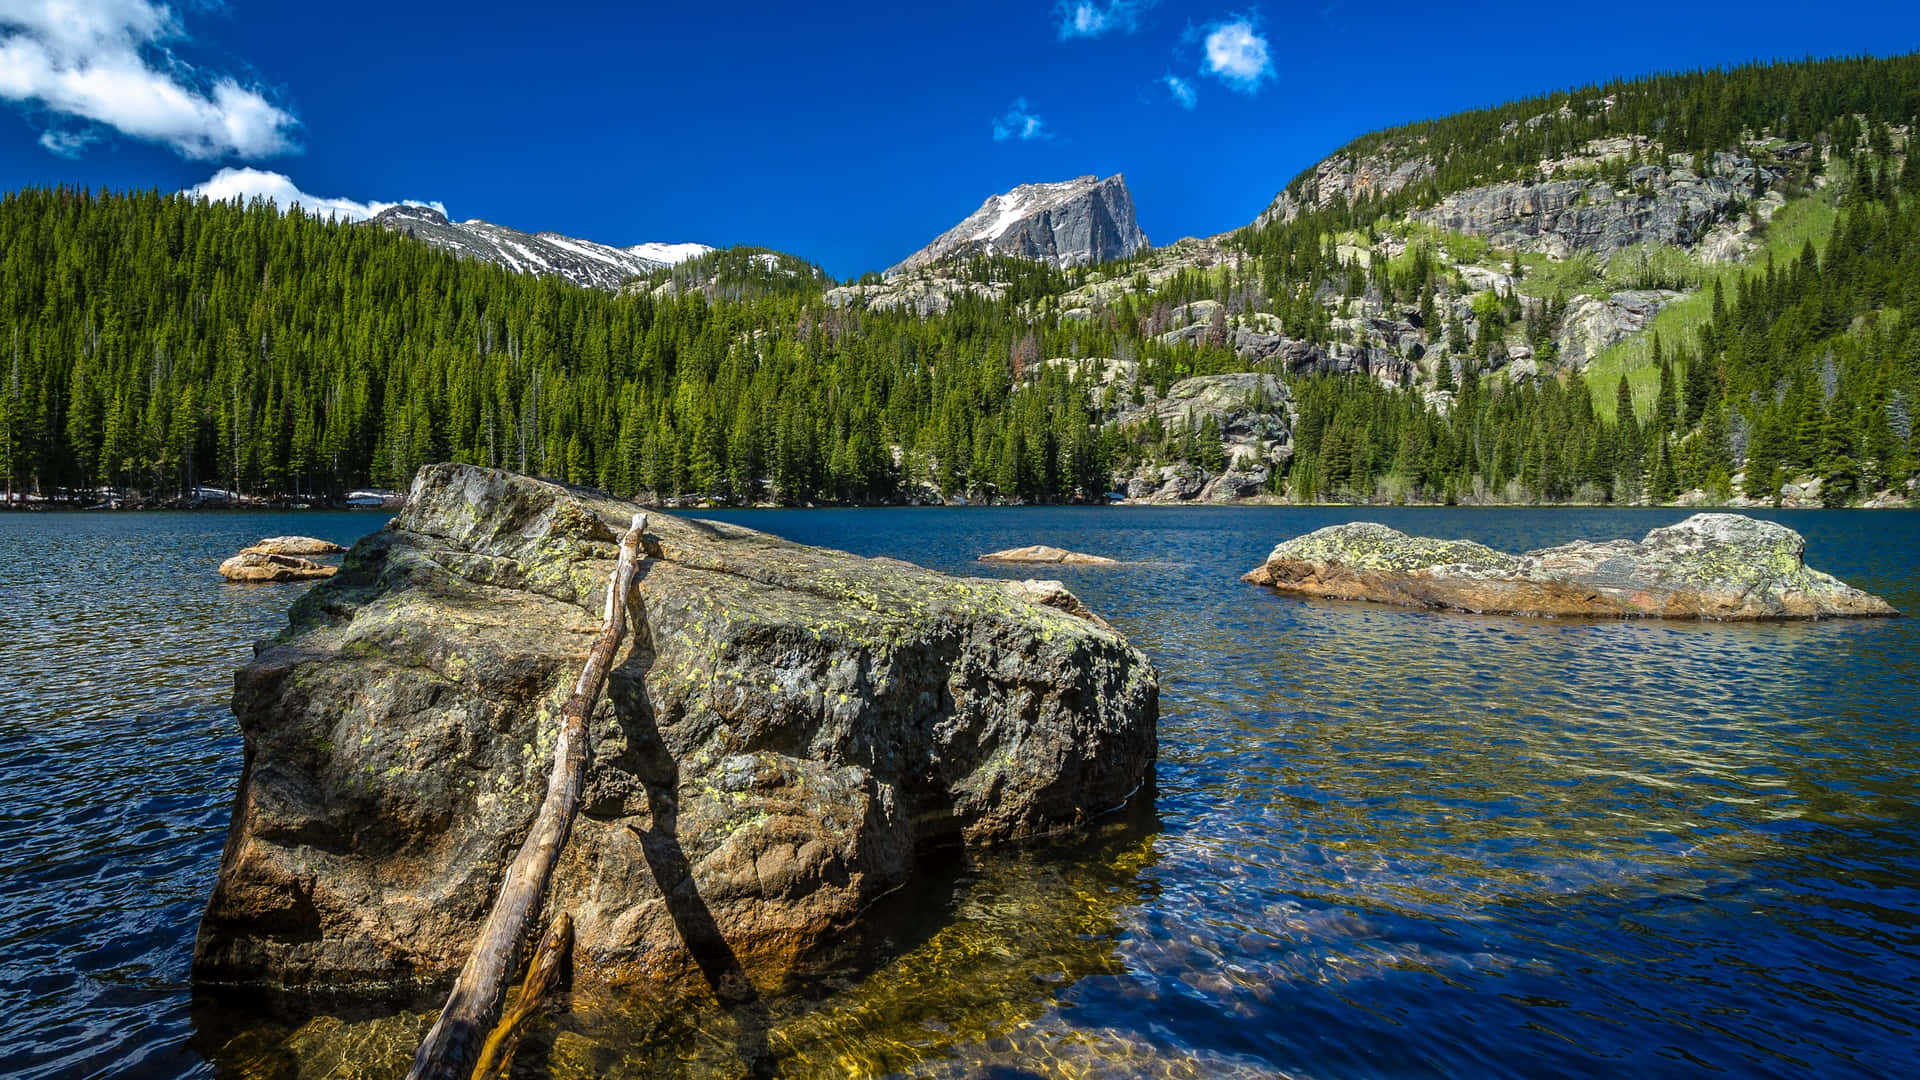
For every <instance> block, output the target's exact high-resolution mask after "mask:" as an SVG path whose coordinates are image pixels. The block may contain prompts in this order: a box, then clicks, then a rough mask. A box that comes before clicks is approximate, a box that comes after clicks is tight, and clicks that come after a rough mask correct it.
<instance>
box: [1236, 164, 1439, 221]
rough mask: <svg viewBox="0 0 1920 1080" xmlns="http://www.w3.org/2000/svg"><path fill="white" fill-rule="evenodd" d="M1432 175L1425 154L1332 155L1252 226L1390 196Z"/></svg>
mask: <svg viewBox="0 0 1920 1080" xmlns="http://www.w3.org/2000/svg"><path fill="white" fill-rule="evenodd" d="M1432 175H1433V162H1432V161H1431V160H1430V159H1429V158H1428V157H1427V156H1426V155H1425V154H1417V153H1416V154H1412V155H1411V156H1407V157H1404V158H1402V157H1401V155H1400V154H1398V153H1397V152H1396V148H1394V147H1392V146H1386V147H1382V148H1381V149H1379V150H1378V151H1375V152H1374V153H1370V154H1365V155H1360V156H1355V155H1352V154H1344V153H1342V154H1335V155H1333V156H1332V157H1330V158H1327V159H1326V160H1325V161H1322V162H1321V163H1320V164H1318V165H1316V166H1314V170H1313V175H1312V176H1310V177H1308V178H1307V179H1306V180H1305V182H1304V183H1302V184H1301V185H1300V188H1299V190H1298V191H1296V190H1295V189H1294V188H1293V186H1292V185H1289V186H1288V188H1287V190H1285V191H1282V192H1280V194H1278V195H1275V196H1274V197H1273V202H1272V203H1271V204H1269V205H1268V206H1267V208H1266V209H1265V210H1263V211H1261V212H1260V216H1259V217H1258V218H1255V219H1254V222H1253V223H1254V225H1255V226H1256V227H1257V226H1260V225H1266V224H1268V223H1270V222H1274V221H1292V220H1293V219H1294V218H1296V217H1299V216H1300V212H1301V211H1302V210H1303V209H1306V208H1308V207H1314V208H1325V207H1327V206H1330V205H1332V204H1333V202H1334V200H1335V199H1345V200H1346V201H1348V202H1353V201H1354V200H1356V199H1361V198H1365V197H1367V196H1369V195H1371V196H1375V197H1379V196H1384V195H1391V194H1393V193H1394V192H1397V191H1399V190H1400V189H1402V188H1405V187H1407V186H1409V185H1411V184H1416V183H1419V182H1421V181H1423V180H1426V179H1427V178H1429V177H1431V176H1432Z"/></svg>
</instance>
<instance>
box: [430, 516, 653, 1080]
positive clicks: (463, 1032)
mask: <svg viewBox="0 0 1920 1080" xmlns="http://www.w3.org/2000/svg"><path fill="white" fill-rule="evenodd" d="M646 527H647V515H645V514H635V515H634V516H633V527H632V528H631V529H628V530H627V535H626V536H625V538H623V539H622V540H621V541H620V561H619V562H618V563H617V564H615V566H614V570H613V582H612V585H611V587H610V588H609V590H608V592H607V611H606V617H605V620H604V621H603V622H602V623H601V626H600V636H599V637H598V638H597V639H595V640H594V643H593V651H592V652H589V653H588V654H587V664H586V667H585V668H584V669H583V670H582V671H581V672H580V678H579V680H578V681H577V682H575V683H574V687H573V696H572V697H569V698H568V699H567V702H566V704H565V705H563V706H561V708H560V733H559V738H558V739H556V740H555V741H554V747H553V772H552V773H551V774H549V776H548V778H547V795H546V798H545V799H544V800H543V801H542V802H541V803H540V813H539V814H538V815H537V816H535V817H534V819H533V828H532V830H531V831H529V832H528V833H527V839H526V842H525V843H523V844H521V845H520V853H519V854H518V855H515V856H514V857H513V864H512V865H510V866H508V867H507V876H506V878H505V879H503V880H502V881H501V882H500V891H499V892H498V893H497V894H495V896H494V901H493V911H492V912H491V913H490V914H488V916H487V924H486V926H485V927H484V928H483V929H482V930H481V931H480V940H479V941H478V942H477V943H476V944H475V945H474V947H473V953H472V955H470V956H468V957H467V963H466V966H464V967H462V968H461V969H460V977H459V979H457V980H456V981H455V982H454V984H453V992H452V993H451V994H449V995H447V1004H446V1006H445V1007H444V1008H442V1009H441V1010H440V1019H439V1020H437V1021H435V1022H434V1025H433V1030H431V1031H429V1032H427V1038H426V1041H425V1042H423V1043H421V1044H420V1050H419V1052H418V1053H416V1054H414V1056H413V1068H412V1070H411V1071H409V1072H408V1073H407V1077H408V1080H468V1078H469V1077H470V1076H471V1075H472V1074H473V1067H474V1065H475V1063H476V1062H477V1060H478V1058H479V1054H480V1045H481V1041H482V1040H484V1039H485V1038H486V1035H487V1032H488V1031H489V1030H490V1029H491V1028H492V1027H493V1024H494V1021H495V1020H497V1019H499V1016H500V1003H501V1002H502V1001H503V1000H504V999H505V998H506V994H507V980H508V978H509V977H510V976H511V975H512V971H513V961H514V954H515V953H516V952H518V951H519V948H520V942H521V940H522V939H523V938H525V936H526V931H527V925H528V924H529V923H530V922H532V920H533V916H534V912H535V911H537V910H538V909H539V907H540V898H541V894H543V893H544V892H545V891H546V888H547V878H548V876H549V875H550V874H551V873H552V872H553V865H554V863H555V862H556V861H557V860H558V859H559V857H560V848H561V846H562V845H564V844H565V843H566V842H567V833H568V831H569V830H570V829H571V828H572V826H573V815H574V811H575V810H577V809H578V808H579V806H580V793H581V791H582V789H583V788H584V787H585V785H586V779H587V761H588V757H589V748H588V746H587V717H588V715H589V714H591V713H592V712H593V707H594V705H595V704H596V703H598V702H599V700H600V691H601V689H602V688H604V687H605V686H606V682H607V672H608V671H609V670H611V669H612V667H613V657H614V654H615V653H617V652H619V650H620V638H621V636H622V635H623V634H624V633H625V632H626V625H627V600H628V598H629V597H630V596H631V595H632V593H633V584H634V577H635V575H636V574H637V573H638V571H639V569H640V558H641V555H640V534H641V533H642V532H643V531H644V530H645V529H646Z"/></svg>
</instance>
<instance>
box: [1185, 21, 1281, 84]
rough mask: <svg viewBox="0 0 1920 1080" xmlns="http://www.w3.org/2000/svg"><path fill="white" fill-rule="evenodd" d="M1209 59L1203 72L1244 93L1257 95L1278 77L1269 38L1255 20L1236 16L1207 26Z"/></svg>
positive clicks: (1207, 56) (1204, 43)
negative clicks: (1265, 85) (1274, 68)
mask: <svg viewBox="0 0 1920 1080" xmlns="http://www.w3.org/2000/svg"><path fill="white" fill-rule="evenodd" d="M1203 47H1204V49H1205V52H1206V57H1205V59H1204V61H1203V65H1204V66H1203V67H1202V69H1201V70H1203V71H1204V72H1206V73H1207V74H1209V75H1212V76H1213V77H1214V78H1216V79H1219V80H1220V81H1221V82H1223V83H1226V84H1227V85H1228V86H1230V87H1232V88H1233V89H1235V90H1238V91H1240V92H1241V93H1244V94H1251V93H1255V92H1257V91H1258V90H1259V89H1260V84H1261V83H1262V82H1265V81H1266V80H1268V79H1271V78H1273V77H1274V71H1273V58H1272V57H1271V56H1270V55H1269V54H1268V52H1267V39H1266V38H1264V37H1261V36H1260V31H1259V26H1258V24H1257V23H1256V22H1255V21H1254V19H1253V18H1252V17H1249V16H1236V17H1234V18H1233V19H1232V21H1229V22H1217V23H1214V24H1212V25H1211V26H1209V27H1207V36H1206V40H1205V41H1204V42H1203Z"/></svg>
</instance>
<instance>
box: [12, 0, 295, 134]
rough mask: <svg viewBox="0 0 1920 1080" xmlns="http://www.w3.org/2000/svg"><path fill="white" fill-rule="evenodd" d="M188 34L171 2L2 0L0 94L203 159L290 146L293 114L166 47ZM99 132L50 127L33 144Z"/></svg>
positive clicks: (293, 122)
mask: <svg viewBox="0 0 1920 1080" xmlns="http://www.w3.org/2000/svg"><path fill="white" fill-rule="evenodd" d="M185 38H186V31H185V30H184V29H183V28H182V27H181V25H180V21H179V19H178V18H177V17H176V16H175V15H174V12H173V9H172V8H170V7H168V6H167V5H165V4H158V3H153V2H151V0H84V2H82V0H0V100H5V101H12V102H16V103H18V104H22V105H26V106H29V107H30V108H35V109H38V110H42V111H44V112H46V113H50V114H54V115H56V116H64V117H72V118H75V119H78V120H81V121H84V122H86V124H88V125H104V126H106V127H110V128H113V129H115V130H117V131H119V132H120V133H121V134H123V135H128V136H131V137H133V138H136V139H144V140H147V141H149V142H157V143H163V144H165V145H167V146H170V147H172V148H173V149H174V151H175V152H177V153H179V154H181V155H182V156H184V157H189V158H194V159H200V160H207V159H214V158H222V157H241V158H260V157H271V156H273V155H275V154H283V153H287V152H289V151H292V150H294V149H296V148H295V146H294V143H293V139H292V130H293V128H294V127H295V126H296V125H297V124H298V121H297V120H295V119H294V117H293V115H292V114H290V113H288V112H286V111H285V110H283V109H281V108H280V107H278V106H276V105H274V104H273V103H272V102H270V101H268V100H267V98H266V96H265V95H264V94H262V93H261V92H260V91H259V90H258V89H257V88H254V87H248V86H242V85H241V84H240V83H239V82H238V81H237V80H235V79H234V78H232V77H231V76H227V75H208V74H205V73H202V72H201V71H199V70H197V69H196V68H194V67H193V65H191V64H189V63H187V62H185V61H183V60H181V59H180V58H178V57H176V56H175V55H173V53H172V52H171V51H170V50H169V49H168V48H167V45H168V43H170V42H175V41H183V40H185ZM97 138H98V135H97V134H94V133H93V132H91V131H90V130H89V131H79V132H76V131H73V130H71V129H57V128H52V127H50V128H49V130H48V132H47V133H46V134H45V135H43V136H42V137H41V139H40V145H42V146H44V147H46V148H47V149H48V150H50V151H52V152H53V153H56V154H62V155H64V156H69V157H70V156H73V155H75V154H77V153H79V151H80V150H81V148H83V147H84V146H85V145H86V143H87V142H90V141H93V140H94V139H97Z"/></svg>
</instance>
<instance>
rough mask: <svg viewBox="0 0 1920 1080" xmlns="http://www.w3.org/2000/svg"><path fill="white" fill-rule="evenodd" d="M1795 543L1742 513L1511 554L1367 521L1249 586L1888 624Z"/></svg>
mask: <svg viewBox="0 0 1920 1080" xmlns="http://www.w3.org/2000/svg"><path fill="white" fill-rule="evenodd" d="M1806 550H1807V542H1806V539H1805V538H1804V537H1802V536H1801V535H1800V534H1799V533H1797V532H1795V531H1793V530H1792V529H1789V528H1787V527H1786V526H1784V525H1779V524H1776V523H1774V522H1770V521H1758V520H1755V519H1753V518H1750V517H1745V516H1743V515H1740V514H1695V515H1694V516H1692V517H1690V518H1688V519H1687V520H1685V521H1683V522H1681V523H1679V524H1678V525H1673V526H1669V527H1668V528H1664V529H1654V530H1653V531H1652V532H1649V533H1647V535H1646V536H1645V537H1644V538H1642V539H1641V540H1638V541H1633V540H1610V541H1607V542H1605V543H1592V542H1589V541H1576V542H1574V543H1571V544H1563V545H1561V546H1559V547H1552V548H1545V549H1543V550H1540V551H1531V552H1528V553H1526V554H1524V555H1509V554H1507V553H1505V552H1501V551H1495V550H1493V549H1492V548H1489V547H1486V546H1484V545H1481V544H1476V543H1474V542H1473V541H1471V540H1436V539H1432V538H1429V537H1424V536H1408V535H1407V534H1405V533H1402V532H1400V531H1398V530H1396V529H1390V528H1388V527H1387V526H1385V525H1377V524H1374V523H1372V522H1365V521H1362V522H1354V523H1351V524H1347V525H1335V526H1331V527H1329V528H1325V529H1321V530H1319V531H1317V532H1312V533H1309V534H1307V535H1305V536H1301V537H1296V538H1294V539H1292V540H1288V541H1286V542H1285V543H1282V544H1280V545H1279V546H1278V547H1275V548H1274V549H1273V553H1272V554H1270V555H1268V556H1267V561H1266V562H1265V563H1263V564H1262V565H1260V566H1259V567H1256V568H1255V569H1254V570H1252V571H1250V572H1249V573H1248V574H1247V575H1246V578H1245V580H1247V581H1249V582H1251V583H1253V584H1256V585H1271V586H1273V587H1274V588H1276V589H1279V590H1280V591H1282V592H1288V593H1295V594H1299V595H1303V596H1314V597H1322V598H1327V599H1337V600H1371V601H1375V602H1379V603H1387V604H1404V605H1410V606H1413V607H1428V608H1451V609H1455V610H1460V611H1472V612H1480V613H1484V614H1497V615H1544V616H1591V617H1601V618H1663V619H1739V620H1751V619H1824V618H1838V617H1853V616H1874V615H1896V614H1898V612H1897V611H1895V610H1894V608H1893V607H1892V606H1891V605H1889V604H1888V603H1887V602H1886V601H1884V600H1882V599H1880V598H1879V597H1877V596H1873V595H1870V594H1868V593H1864V592H1861V591H1860V590H1859V589H1855V588H1853V587H1852V586H1849V585H1847V584H1846V583H1845V582H1843V581H1840V580H1839V579H1837V578H1835V577H1833V576H1832V575H1830V574H1824V573H1821V572H1820V571H1818V570H1815V569H1813V568H1811V567H1809V566H1807V564H1806V560H1805V555H1806Z"/></svg>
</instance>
